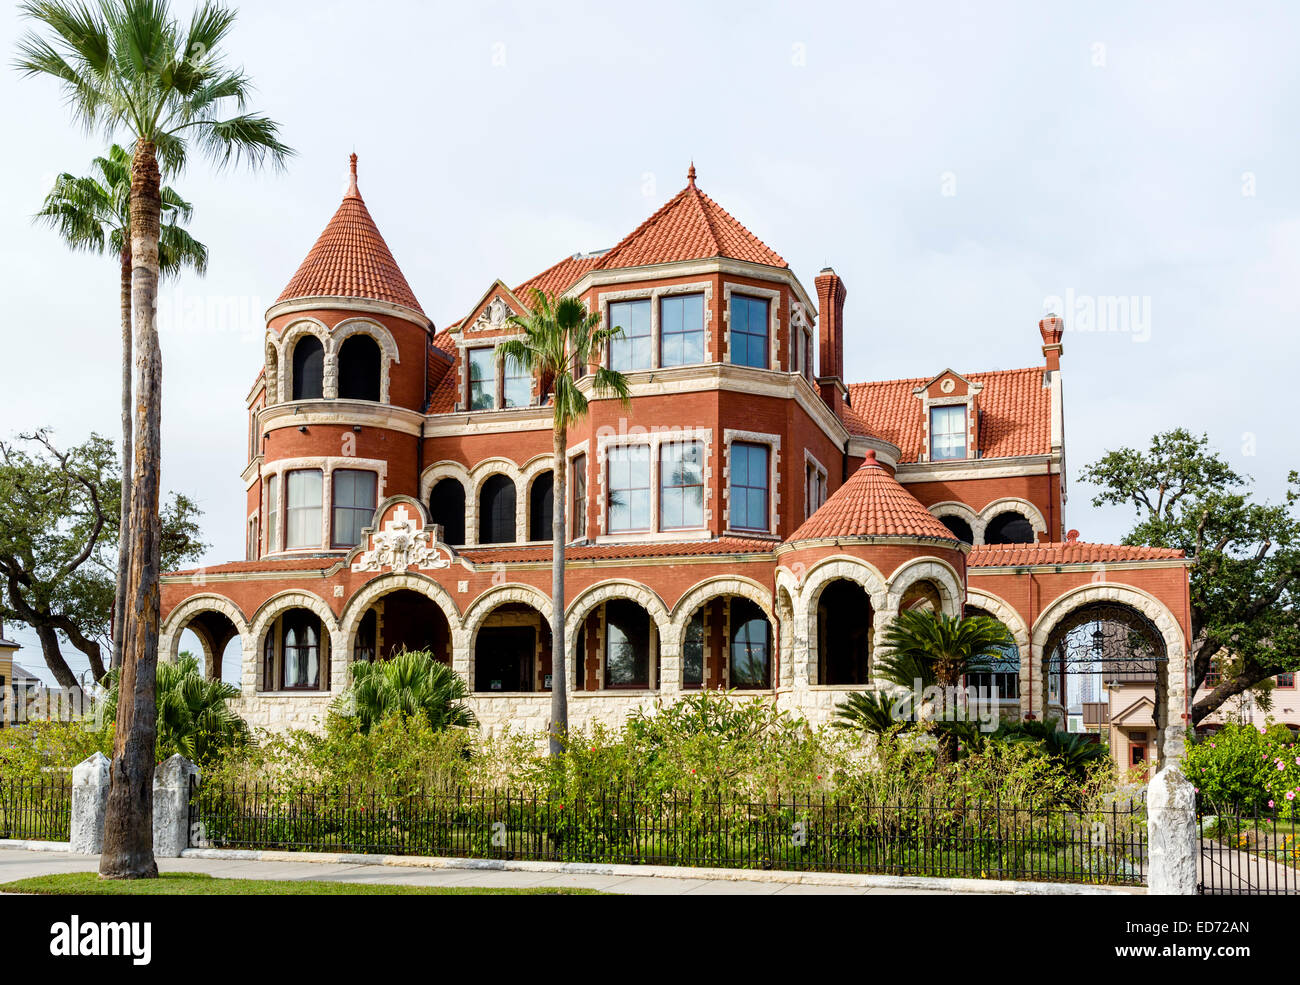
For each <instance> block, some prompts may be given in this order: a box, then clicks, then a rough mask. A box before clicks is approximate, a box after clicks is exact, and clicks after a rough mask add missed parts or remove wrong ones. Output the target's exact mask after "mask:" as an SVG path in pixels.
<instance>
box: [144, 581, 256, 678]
mask: <svg viewBox="0 0 1300 985" xmlns="http://www.w3.org/2000/svg"><path fill="white" fill-rule="evenodd" d="M204 612H216V613H219V614H221V615H222V616H225V617H226V618H227V619H229V620H230V622H231V624H232V625H233V626H234V627H235V632H236V633H237V634H238V638H239V640H240V643H241V645H247V642H248V638H249V628H248V620H247V619H245V618H244V613H243V611H242V610H240V608H239V606H237V605H236V604H235V603H234V602H232V601H231V600H230V599H228V598H226V597H225V596H224V595H217V594H215V593H204V594H202V595H191V596H190V597H189V598H187V599H185V600H184V601H183V602H181V603H180V605H178V606H176V608H174V609H172V611H171V612H169V613H168V614H167V618H166V620H164V621H163V624H162V630H161V632H160V633H159V636H158V658H159V659H160V660H165V661H167V662H168V663H175V662H176V661H177V660H178V659H180V643H181V634H182V633H183V632H185V630H186V628H187V627H188V626H189V624H190V623H191V622H192V621H193V620H194V618H195V617H196V616H199V615H202V614H203V613H204ZM195 635H196V636H198V637H199V643H200V645H201V646H202V647H203V651H204V652H203V673H204V676H205V677H210V676H211V674H212V664H213V658H214V656H215V655H214V654H212V653H210V652H208V645H207V642H206V640H204V638H203V636H202V635H201V634H198V633H196V634H195Z"/></svg>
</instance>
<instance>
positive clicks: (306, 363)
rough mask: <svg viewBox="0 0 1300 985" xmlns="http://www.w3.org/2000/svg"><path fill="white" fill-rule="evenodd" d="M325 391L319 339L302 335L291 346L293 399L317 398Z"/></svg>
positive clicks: (323, 355) (322, 352)
mask: <svg viewBox="0 0 1300 985" xmlns="http://www.w3.org/2000/svg"><path fill="white" fill-rule="evenodd" d="M324 393H325V350H324V349H323V348H322V347H321V344H320V339H318V338H316V336H314V335H304V336H303V337H302V338H300V339H299V340H298V343H297V344H296V345H295V346H294V347H293V399H294V400H319V399H320V398H321V397H322V396H323V395H324Z"/></svg>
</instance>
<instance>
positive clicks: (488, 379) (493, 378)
mask: <svg viewBox="0 0 1300 985" xmlns="http://www.w3.org/2000/svg"><path fill="white" fill-rule="evenodd" d="M496 405H497V363H496V350H495V349H492V348H483V349H470V350H469V409H470V410H492V409H494V408H495V407H496Z"/></svg>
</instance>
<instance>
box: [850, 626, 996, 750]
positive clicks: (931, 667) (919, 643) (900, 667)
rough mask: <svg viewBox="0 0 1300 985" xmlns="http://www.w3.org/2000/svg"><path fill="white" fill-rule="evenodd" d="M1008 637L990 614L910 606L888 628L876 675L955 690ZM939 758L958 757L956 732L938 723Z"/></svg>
mask: <svg viewBox="0 0 1300 985" xmlns="http://www.w3.org/2000/svg"><path fill="white" fill-rule="evenodd" d="M1006 641H1007V628H1006V627H1005V626H1004V625H1002V623H1000V622H998V621H997V620H996V619H992V618H990V617H989V616H970V617H967V618H954V617H952V616H947V615H944V614H942V613H938V612H930V611H923V610H917V609H912V610H909V611H907V612H900V613H899V614H898V616H897V617H896V618H895V619H894V620H893V622H891V623H890V624H889V626H888V627H887V628H886V630H885V638H884V650H883V653H882V654H881V657H880V660H878V661H877V663H876V676H877V677H878V678H880V679H881V680H884V681H888V682H889V683H891V684H897V685H899V686H901V687H906V688H909V689H910V688H914V687H917V686H919V687H920V688H922V689H924V688H927V687H931V686H936V687H939V688H941V689H943V692H944V693H945V695H946V694H949V693H952V691H951V690H950V689H955V688H957V686H958V685H959V684H960V683H961V679H962V676H963V675H965V674H975V673H980V672H983V671H987V670H988V669H989V667H990V666H992V662H993V660H995V659H996V658H997V657H999V656H1000V655H1001V653H1002V649H1003V647H1004V646H1005V645H1006ZM936 733H937V737H938V763H939V765H940V766H947V765H948V764H949V763H952V762H955V761H956V759H957V743H958V735H957V732H956V731H954V730H952V729H947V728H944V727H943V725H942V723H941V724H940V725H939V727H937V728H936Z"/></svg>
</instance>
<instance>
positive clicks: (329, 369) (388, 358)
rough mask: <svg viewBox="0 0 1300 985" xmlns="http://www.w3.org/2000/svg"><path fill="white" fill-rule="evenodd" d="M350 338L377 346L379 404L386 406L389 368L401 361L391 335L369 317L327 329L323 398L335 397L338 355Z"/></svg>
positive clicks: (340, 323) (348, 321)
mask: <svg viewBox="0 0 1300 985" xmlns="http://www.w3.org/2000/svg"><path fill="white" fill-rule="evenodd" d="M353 335H368V336H370V337H371V338H372V339H374V340H375V343H376V344H377V345H378V346H379V359H380V362H379V402H380V403H381V404H386V403H388V393H389V380H390V378H391V375H392V367H393V366H395V365H397V364H399V363H401V361H402V360H401V356H400V354H399V352H398V349H397V342H396V341H395V340H394V339H393V333H392V332H390V331H389V330H388V329H387V328H385V327H384V326H383V325H381V324H379V322H377V321H374V320H372V319H370V318H346V319H344V320H343V321H341V322H339V323H338V324H337V325H335V326H334V327H333V328H331V329H329V334H328V339H327V341H326V345H325V396H326V397H337V396H338V379H339V362H338V360H339V352H340V351H341V350H342V348H343V343H344V342H345V341H346V340H347V339H348V338H350V337H351V336H353Z"/></svg>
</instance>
